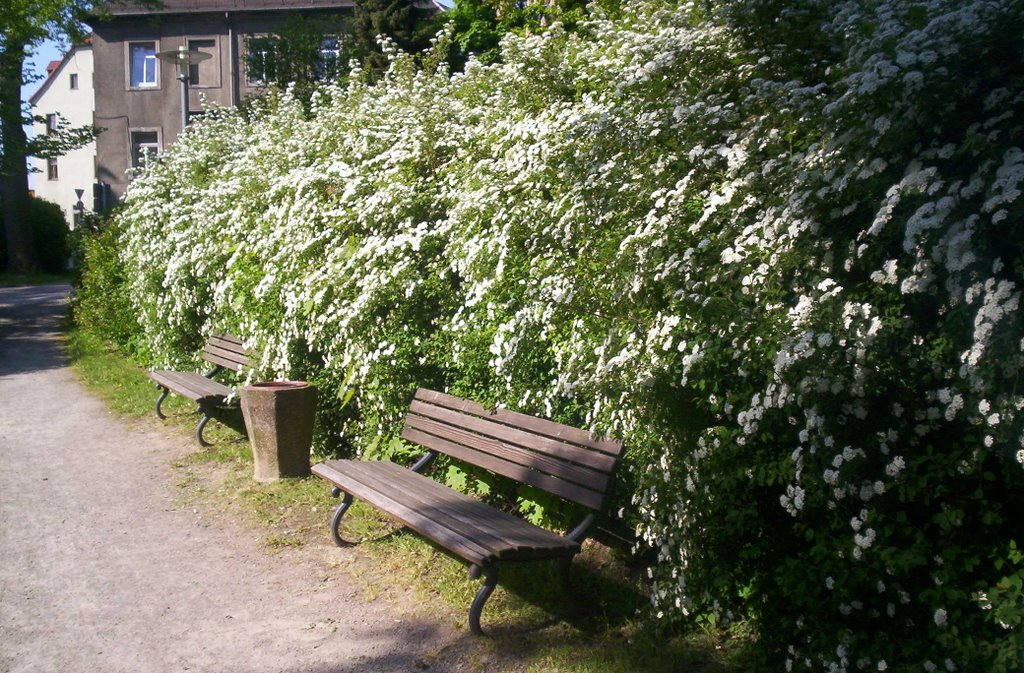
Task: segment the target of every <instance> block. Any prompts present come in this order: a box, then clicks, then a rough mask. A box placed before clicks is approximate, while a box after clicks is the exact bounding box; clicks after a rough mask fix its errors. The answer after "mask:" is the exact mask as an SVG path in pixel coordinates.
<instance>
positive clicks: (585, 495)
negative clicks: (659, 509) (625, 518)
mask: <svg viewBox="0 0 1024 673" xmlns="http://www.w3.org/2000/svg"><path fill="white" fill-rule="evenodd" d="M402 437H403V438H405V439H407V440H409V441H410V442H415V443H417V444H419V445H420V446H424V447H426V448H428V449H433V450H435V451H440V452H441V453H444V454H447V455H449V456H452V457H453V458H457V459H459V460H464V461H466V462H467V463H472V464H473V465H478V466H480V467H482V468H485V469H488V470H490V471H491V472H494V473H496V474H500V475H502V476H505V477H508V478H509V479H515V480H516V481H518V482H521V483H524V484H529V485H531V486H536V487H537V488H540V489H543V490H545V491H547V492H548V493H553V494H555V495H557V496H559V497H562V498H565V499H566V500H570V501H572V502H575V503H578V504H580V505H583V506H584V507H589V508H590V509H600V507H601V502H602V501H603V500H604V494H603V493H598V492H597V491H592V490H590V489H588V488H584V487H583V486H579V485H578V484H573V483H572V482H569V481H565V480H563V479H557V478H555V477H552V476H549V475H546V474H544V473H542V472H537V471H536V470H531V469H530V468H527V467H523V466H522V465H516V464H515V463H510V462H508V461H507V460H502V459H500V458H495V457H493V456H490V455H488V454H485V453H481V452H480V451H476V450H473V449H468V448H466V447H464V446H462V445H461V444H456V443H455V442H452V441H449V440H447V439H442V438H441V437H435V436H434V435H428V434H427V433H425V432H423V431H422V430H417V429H416V428H410V427H406V428H405V429H404V430H402Z"/></svg>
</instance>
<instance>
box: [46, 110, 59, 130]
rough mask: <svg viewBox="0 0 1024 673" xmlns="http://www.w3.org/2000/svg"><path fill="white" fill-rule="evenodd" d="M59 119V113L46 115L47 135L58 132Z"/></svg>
mask: <svg viewBox="0 0 1024 673" xmlns="http://www.w3.org/2000/svg"><path fill="white" fill-rule="evenodd" d="M58 125H59V121H58V118H57V115H56V114H55V113H53V112H51V113H49V114H48V115H46V135H50V134H51V133H56V132H57V127H58Z"/></svg>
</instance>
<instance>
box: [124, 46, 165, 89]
mask: <svg viewBox="0 0 1024 673" xmlns="http://www.w3.org/2000/svg"><path fill="white" fill-rule="evenodd" d="M157 72H158V68H157V61H156V42H129V43H128V85H129V86H130V87H131V88H133V89H152V88H156V86H157V77H158V75H157Z"/></svg>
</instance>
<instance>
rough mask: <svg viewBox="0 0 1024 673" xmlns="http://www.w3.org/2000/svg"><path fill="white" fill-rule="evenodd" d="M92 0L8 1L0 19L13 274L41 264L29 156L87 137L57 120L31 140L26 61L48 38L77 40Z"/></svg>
mask: <svg viewBox="0 0 1024 673" xmlns="http://www.w3.org/2000/svg"><path fill="white" fill-rule="evenodd" d="M96 4H97V3H96V2H93V1H92V0H4V12H3V14H2V18H0V28H2V29H3V30H2V32H0V143H2V152H0V185H2V191H0V195H2V200H3V211H4V215H3V219H4V235H5V240H6V242H7V270H8V271H11V272H14V273H24V272H28V271H33V270H35V269H36V268H37V267H38V261H37V260H36V258H35V257H36V255H35V252H34V243H33V240H32V232H31V229H30V224H29V205H28V166H27V164H26V159H27V158H28V157H29V156H41V157H53V156H59V155H60V154H63V153H65V152H67V151H69V150H71V149H74V148H75V147H79V146H81V145H82V144H84V143H86V142H88V141H89V140H90V139H91V138H92V137H94V135H95V133H94V131H92V130H91V129H88V128H70V127H68V125H67V124H61V125H58V128H57V130H56V132H55V133H53V134H50V135H48V136H44V137H42V138H38V139H34V140H32V141H30V140H29V139H28V137H27V136H26V134H25V129H24V127H23V125H24V124H26V123H28V122H30V121H34V118H33V117H31V116H30V115H28V114H27V112H26V109H25V106H24V105H23V104H22V102H21V86H22V85H23V84H25V83H26V82H27V81H29V80H28V79H27V76H26V73H25V60H26V59H27V58H28V57H29V56H30V55H31V53H32V49H33V48H34V47H36V46H38V45H39V44H41V43H42V42H43V41H44V40H47V39H55V40H61V41H65V40H71V41H77V40H80V39H82V38H84V37H85V34H86V32H87V30H88V27H87V26H86V25H85V23H84V21H85V19H86V17H88V16H90V15H95V14H96V12H97V10H98V8H97V6H96Z"/></svg>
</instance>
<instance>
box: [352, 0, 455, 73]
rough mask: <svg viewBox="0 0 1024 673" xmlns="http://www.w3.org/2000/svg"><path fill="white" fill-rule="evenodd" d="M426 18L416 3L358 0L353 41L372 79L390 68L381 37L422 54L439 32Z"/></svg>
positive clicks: (353, 27)
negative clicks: (386, 37) (379, 37)
mask: <svg viewBox="0 0 1024 673" xmlns="http://www.w3.org/2000/svg"><path fill="white" fill-rule="evenodd" d="M424 18H425V17H424V16H423V15H421V13H420V12H417V11H416V9H415V8H414V7H413V3H412V0H356V4H355V8H354V14H353V17H352V32H353V40H354V43H355V48H356V50H357V51H358V53H359V54H361V55H362V58H363V64H364V65H365V66H366V69H367V71H368V72H369V73H370V75H371V76H375V75H378V74H379V73H381V72H383V71H384V70H385V69H387V67H388V58H387V56H386V55H385V54H384V52H383V51H382V50H381V48H380V45H379V44H378V43H377V37H378V36H380V35H386V36H388V37H389V38H391V39H392V40H393V41H394V42H395V44H397V45H398V46H399V47H400V48H401V49H402V50H404V51H406V52H410V53H413V52H417V51H421V50H422V49H423V48H425V47H426V46H427V45H428V44H429V42H430V38H431V37H433V34H434V32H435V30H434V28H435V27H434V24H433V22H430V21H424V20H423V19H424Z"/></svg>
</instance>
